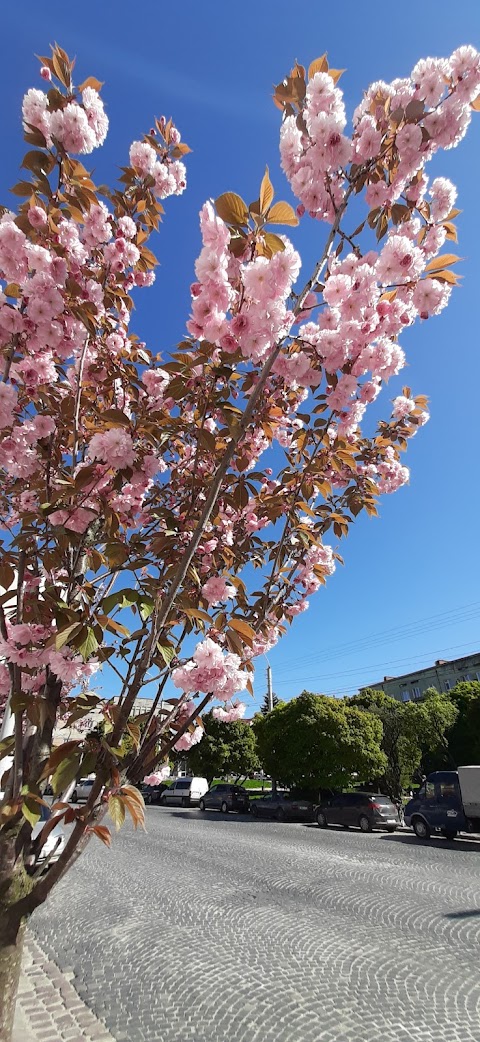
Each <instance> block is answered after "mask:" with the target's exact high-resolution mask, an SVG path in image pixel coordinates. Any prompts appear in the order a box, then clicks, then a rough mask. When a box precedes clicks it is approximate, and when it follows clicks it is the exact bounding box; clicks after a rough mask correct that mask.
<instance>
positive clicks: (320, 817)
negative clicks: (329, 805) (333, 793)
mask: <svg viewBox="0 0 480 1042" xmlns="http://www.w3.org/2000/svg"><path fill="white" fill-rule="evenodd" d="M317 824H318V825H320V828H321V829H326V828H328V821H327V815H326V814H324V812H323V810H318V811H317Z"/></svg>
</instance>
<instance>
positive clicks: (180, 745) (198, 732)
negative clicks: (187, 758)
mask: <svg viewBox="0 0 480 1042" xmlns="http://www.w3.org/2000/svg"><path fill="white" fill-rule="evenodd" d="M203 734H204V731H203V727H200V724H198V725H197V727H195V728H194V729H193V731H185V734H182V735H180V738H179V739H178V741H176V742H175V745H174V747H173V748H174V749H175V752H177V753H180V752H185V753H186V752H188V750H189V749H191V748H192V746H193V745H198V743H199V742H201V740H202V738H203Z"/></svg>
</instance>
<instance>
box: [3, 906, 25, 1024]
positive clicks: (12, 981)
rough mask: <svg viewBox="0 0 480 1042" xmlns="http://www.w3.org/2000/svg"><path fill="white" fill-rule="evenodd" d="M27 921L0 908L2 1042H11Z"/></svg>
mask: <svg viewBox="0 0 480 1042" xmlns="http://www.w3.org/2000/svg"><path fill="white" fill-rule="evenodd" d="M24 936H25V921H21V922H20V924H18V918H17V916H14V915H12V913H11V910H9V909H6V908H5V907H1V906H0V1042H11V1038H12V1032H13V1018H14V1015H15V1003H16V1000H17V991H18V982H19V980H20V970H21V966H22V952H23V940H24Z"/></svg>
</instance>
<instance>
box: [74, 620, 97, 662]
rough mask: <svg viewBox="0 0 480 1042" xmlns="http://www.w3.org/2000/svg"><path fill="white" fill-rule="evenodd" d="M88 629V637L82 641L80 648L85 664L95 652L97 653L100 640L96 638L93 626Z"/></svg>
mask: <svg viewBox="0 0 480 1042" xmlns="http://www.w3.org/2000/svg"><path fill="white" fill-rule="evenodd" d="M86 629H87V636H86V637H85V639H84V640H83V641H82V643H81V644H80V646H79V648H78V650H79V652H80V654H81V656H82V658H83V660H84V661H85V662H86V661H87V659H89V658H90V656H91V655H94V654H95V652H96V650H97V648H98V640H97V638H96V636H95V632H94V630H93V629H92V627H91V626H87V627H86Z"/></svg>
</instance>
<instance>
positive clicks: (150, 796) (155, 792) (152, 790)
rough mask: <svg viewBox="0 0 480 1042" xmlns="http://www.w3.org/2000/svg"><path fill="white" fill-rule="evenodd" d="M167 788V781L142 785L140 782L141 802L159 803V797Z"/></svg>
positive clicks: (168, 785) (168, 786)
mask: <svg viewBox="0 0 480 1042" xmlns="http://www.w3.org/2000/svg"><path fill="white" fill-rule="evenodd" d="M169 788H170V784H169V782H160V784H159V785H144V784H143V783H142V784H141V785H140V792H141V794H142V796H143V802H144V803H146V804H149V803H160V802H161V798H162V793H164V792H165V789H169Z"/></svg>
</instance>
